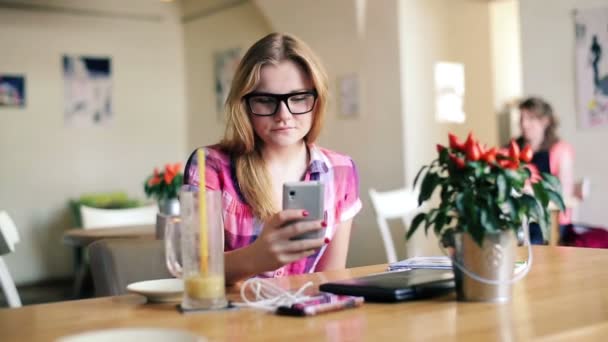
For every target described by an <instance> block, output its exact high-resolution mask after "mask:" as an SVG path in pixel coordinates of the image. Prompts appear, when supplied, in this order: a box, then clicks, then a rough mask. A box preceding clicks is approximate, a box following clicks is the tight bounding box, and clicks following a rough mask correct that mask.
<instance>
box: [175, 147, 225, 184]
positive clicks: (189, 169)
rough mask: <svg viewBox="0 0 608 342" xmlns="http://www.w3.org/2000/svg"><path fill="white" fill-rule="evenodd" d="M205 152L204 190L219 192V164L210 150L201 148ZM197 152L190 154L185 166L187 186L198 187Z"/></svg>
mask: <svg viewBox="0 0 608 342" xmlns="http://www.w3.org/2000/svg"><path fill="white" fill-rule="evenodd" d="M201 149H203V151H204V152H205V183H206V184H205V185H206V189H209V190H219V189H220V176H219V174H220V164H219V161H218V160H217V158H214V157H213V155H212V152H211V150H209V149H207V148H204V147H201ZM197 151H198V149H197V150H194V152H192V155H191V157H190V162H189V163H188V164H187V165H186V170H185V171H184V172H185V173H186V174H187V177H186V179H187V184H189V185H193V186H195V187H198V186H199V179H200V177H199V172H198V153H197Z"/></svg>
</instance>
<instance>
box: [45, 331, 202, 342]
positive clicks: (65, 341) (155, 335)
mask: <svg viewBox="0 0 608 342" xmlns="http://www.w3.org/2000/svg"><path fill="white" fill-rule="evenodd" d="M105 341H111V342H127V341H129V342H131V341H146V342H161V341H171V342H205V341H207V339H206V338H204V337H200V336H196V335H194V334H191V333H189V332H187V331H183V330H173V329H157V328H124V329H104V330H94V331H89V332H85V333H81V334H76V335H70V336H64V337H60V338H59V339H58V340H57V342H105Z"/></svg>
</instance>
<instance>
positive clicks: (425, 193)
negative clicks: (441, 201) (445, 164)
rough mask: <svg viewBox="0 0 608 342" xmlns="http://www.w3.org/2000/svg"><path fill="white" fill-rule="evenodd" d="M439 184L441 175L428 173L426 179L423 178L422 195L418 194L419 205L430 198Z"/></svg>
mask: <svg viewBox="0 0 608 342" xmlns="http://www.w3.org/2000/svg"><path fill="white" fill-rule="evenodd" d="M437 184H439V176H437V175H436V174H434V173H427V174H426V176H425V177H424V179H423V180H422V185H421V186H420V195H419V196H418V205H422V203H424V202H425V201H426V200H428V199H429V198H430V197H431V195H432V194H433V191H435V187H436V186H437Z"/></svg>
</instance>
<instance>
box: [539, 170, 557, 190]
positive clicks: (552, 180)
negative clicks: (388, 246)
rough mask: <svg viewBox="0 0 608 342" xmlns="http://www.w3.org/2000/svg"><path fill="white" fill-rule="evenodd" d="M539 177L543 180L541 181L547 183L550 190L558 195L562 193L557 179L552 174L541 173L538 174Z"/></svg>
mask: <svg viewBox="0 0 608 342" xmlns="http://www.w3.org/2000/svg"><path fill="white" fill-rule="evenodd" d="M540 175H541V177H542V178H543V180H544V181H545V182H547V183H549V186H551V188H552V189H553V190H555V191H557V192H559V193H561V192H562V186H561V183H560V182H559V179H557V177H555V176H553V175H552V174H549V173H545V172H543V173H541V174H540Z"/></svg>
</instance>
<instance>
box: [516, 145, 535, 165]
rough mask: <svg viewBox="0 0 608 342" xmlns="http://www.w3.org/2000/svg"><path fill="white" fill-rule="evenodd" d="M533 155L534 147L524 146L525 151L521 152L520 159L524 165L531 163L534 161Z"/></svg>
mask: <svg viewBox="0 0 608 342" xmlns="http://www.w3.org/2000/svg"><path fill="white" fill-rule="evenodd" d="M533 155H534V152H532V147H530V145H526V146H524V148H523V150H521V153H520V155H519V159H520V160H521V161H523V162H524V163H529V162H530V161H531V160H532V157H533Z"/></svg>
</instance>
